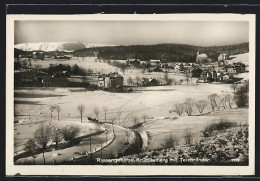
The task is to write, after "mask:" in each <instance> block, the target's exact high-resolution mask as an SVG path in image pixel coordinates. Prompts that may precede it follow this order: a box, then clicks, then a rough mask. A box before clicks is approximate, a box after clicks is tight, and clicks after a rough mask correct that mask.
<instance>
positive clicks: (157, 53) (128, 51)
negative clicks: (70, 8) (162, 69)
mask: <svg viewBox="0 0 260 181" xmlns="http://www.w3.org/2000/svg"><path fill="white" fill-rule="evenodd" d="M198 51H199V52H200V53H206V54H207V55H208V57H210V58H212V59H213V60H214V61H217V59H218V56H219V54H221V53H228V54H230V55H236V54H240V53H246V52H248V51H249V43H241V44H235V45H227V46H211V47H201V46H192V45H184V44H158V45H130V46H113V47H96V48H86V49H80V50H76V51H74V55H75V56H83V57H84V56H89V55H93V54H94V53H93V52H98V55H97V56H98V58H100V59H113V60H118V59H133V58H137V59H140V60H150V59H160V60H166V61H169V62H195V61H196V56H197V52H198Z"/></svg>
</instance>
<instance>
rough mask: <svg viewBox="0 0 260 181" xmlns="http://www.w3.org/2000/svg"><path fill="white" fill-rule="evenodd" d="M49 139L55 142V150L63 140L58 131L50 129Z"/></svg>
mask: <svg viewBox="0 0 260 181" xmlns="http://www.w3.org/2000/svg"><path fill="white" fill-rule="evenodd" d="M51 139H52V141H53V142H55V148H56V149H57V148H58V147H59V143H60V142H61V140H62V139H63V137H62V133H61V131H60V130H59V129H56V128H52V132H51Z"/></svg>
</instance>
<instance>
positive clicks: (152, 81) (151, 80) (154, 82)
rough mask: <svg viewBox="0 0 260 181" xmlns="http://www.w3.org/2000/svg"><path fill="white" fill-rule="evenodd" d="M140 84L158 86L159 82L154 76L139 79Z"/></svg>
mask: <svg viewBox="0 0 260 181" xmlns="http://www.w3.org/2000/svg"><path fill="white" fill-rule="evenodd" d="M140 84H141V85H142V86H144V87H145V86H158V85H159V82H158V81H157V80H156V79H154V78H142V79H141V81H140Z"/></svg>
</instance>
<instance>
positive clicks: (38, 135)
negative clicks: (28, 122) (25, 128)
mask: <svg viewBox="0 0 260 181" xmlns="http://www.w3.org/2000/svg"><path fill="white" fill-rule="evenodd" d="M50 136H51V127H49V126H47V125H43V124H41V125H40V126H39V128H38V129H37V130H36V131H35V132H34V139H35V142H36V143H37V144H38V145H39V146H40V147H41V149H42V156H43V163H44V165H45V156H44V151H45V150H46V149H47V144H48V143H49V141H50V139H51V137H50Z"/></svg>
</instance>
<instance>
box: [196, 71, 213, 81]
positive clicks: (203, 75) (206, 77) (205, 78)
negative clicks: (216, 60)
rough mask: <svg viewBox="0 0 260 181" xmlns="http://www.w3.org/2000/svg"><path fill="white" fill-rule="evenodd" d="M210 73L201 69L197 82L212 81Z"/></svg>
mask: <svg viewBox="0 0 260 181" xmlns="http://www.w3.org/2000/svg"><path fill="white" fill-rule="evenodd" d="M212 81H213V78H212V73H211V72H210V71H209V70H203V71H202V73H201V74H200V77H199V80H198V82H212Z"/></svg>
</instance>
